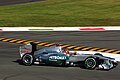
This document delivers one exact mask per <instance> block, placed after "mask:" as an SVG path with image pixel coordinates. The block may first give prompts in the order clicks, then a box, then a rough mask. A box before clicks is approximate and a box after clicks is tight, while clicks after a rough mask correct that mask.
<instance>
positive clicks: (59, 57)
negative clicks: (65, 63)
mask: <svg viewBox="0 0 120 80" xmlns="http://www.w3.org/2000/svg"><path fill="white" fill-rule="evenodd" d="M65 59H66V56H50V57H49V60H65Z"/></svg>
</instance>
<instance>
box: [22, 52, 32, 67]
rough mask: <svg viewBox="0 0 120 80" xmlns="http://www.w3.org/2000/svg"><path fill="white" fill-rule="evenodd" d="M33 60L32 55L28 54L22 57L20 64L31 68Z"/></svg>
mask: <svg viewBox="0 0 120 80" xmlns="http://www.w3.org/2000/svg"><path fill="white" fill-rule="evenodd" d="M33 60H34V58H33V55H32V54H30V53H27V54H25V55H24V56H23V57H22V62H23V64H24V65H26V66H31V65H32V64H33Z"/></svg>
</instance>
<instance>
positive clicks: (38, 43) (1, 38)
mask: <svg viewBox="0 0 120 80" xmlns="http://www.w3.org/2000/svg"><path fill="white" fill-rule="evenodd" d="M0 41H2V42H10V43H17V44H27V43H29V42H34V43H35V44H37V45H38V46H52V45H55V44H56V43H49V42H43V41H33V40H23V39H14V38H3V37H0ZM59 45H60V46H61V47H62V48H67V49H69V50H71V49H72V50H81V51H96V52H105V53H112V54H120V50H117V49H107V48H97V47H88V46H75V45H70V44H59Z"/></svg>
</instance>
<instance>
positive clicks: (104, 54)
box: [70, 51, 120, 62]
mask: <svg viewBox="0 0 120 80" xmlns="http://www.w3.org/2000/svg"><path fill="white" fill-rule="evenodd" d="M70 52H77V53H78V54H95V53H100V54H102V55H103V56H107V57H111V58H115V60H116V61H119V62H120V54H112V53H104V52H96V51H70Z"/></svg>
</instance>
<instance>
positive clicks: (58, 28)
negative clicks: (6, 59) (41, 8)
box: [0, 26, 120, 31]
mask: <svg viewBox="0 0 120 80" xmlns="http://www.w3.org/2000/svg"><path fill="white" fill-rule="evenodd" d="M107 30H120V26H108V27H106V26H98V27H0V31H107Z"/></svg>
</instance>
